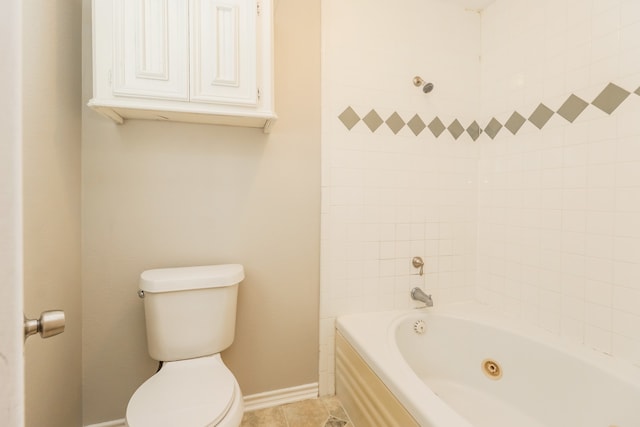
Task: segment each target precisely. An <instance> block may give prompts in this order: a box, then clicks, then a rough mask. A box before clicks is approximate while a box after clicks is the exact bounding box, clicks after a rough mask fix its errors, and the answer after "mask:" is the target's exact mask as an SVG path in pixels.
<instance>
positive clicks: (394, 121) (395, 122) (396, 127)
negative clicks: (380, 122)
mask: <svg viewBox="0 0 640 427" xmlns="http://www.w3.org/2000/svg"><path fill="white" fill-rule="evenodd" d="M385 123H386V124H387V126H389V129H391V132H393V133H394V135H397V134H398V132H400V129H402V128H403V127H404V124H405V123H404V120H402V117H400V114H398V113H396V112H394V113H393V114H392V115H390V116H389V118H388V119H387V121H386V122H385Z"/></svg>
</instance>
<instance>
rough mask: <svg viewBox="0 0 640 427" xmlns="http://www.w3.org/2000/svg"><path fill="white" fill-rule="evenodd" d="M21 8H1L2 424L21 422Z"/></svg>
mask: <svg viewBox="0 0 640 427" xmlns="http://www.w3.org/2000/svg"><path fill="white" fill-rule="evenodd" d="M21 8H22V3H21V2H20V1H19V0H6V1H5V2H3V5H2V13H0V57H1V58H2V61H0V93H2V96H1V97H0V281H1V283H0V425H3V426H7V427H20V426H22V425H24V380H23V378H24V361H23V359H22V262H21V257H22V255H21V254H22V234H21V226H20V222H21V211H20V210H21V201H20V200H21V199H20V198H21V186H20V176H21V161H20V150H21V127H22V120H21V112H22V108H21V84H20V79H21V77H20V76H21V67H20V64H21V60H20V51H21V21H22V20H21Z"/></svg>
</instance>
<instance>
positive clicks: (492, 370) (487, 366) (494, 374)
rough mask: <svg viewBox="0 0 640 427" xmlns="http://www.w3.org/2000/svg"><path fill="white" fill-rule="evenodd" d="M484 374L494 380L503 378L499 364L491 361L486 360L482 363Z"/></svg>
mask: <svg viewBox="0 0 640 427" xmlns="http://www.w3.org/2000/svg"><path fill="white" fill-rule="evenodd" d="M482 372H483V373H484V374H485V375H486V376H487V377H488V378H489V379H492V380H499V379H500V378H501V377H502V369H501V368H500V365H498V362H496V361H495V360H491V359H485V360H483V361H482Z"/></svg>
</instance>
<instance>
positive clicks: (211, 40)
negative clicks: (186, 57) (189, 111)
mask: <svg viewBox="0 0 640 427" xmlns="http://www.w3.org/2000/svg"><path fill="white" fill-rule="evenodd" d="M190 14H191V90H190V91H191V101H196V102H207V103H216V104H228V105H244V106H256V105H257V103H258V82H257V59H256V58H257V56H258V55H257V34H256V25H257V16H258V12H257V2H256V0H191V9H190Z"/></svg>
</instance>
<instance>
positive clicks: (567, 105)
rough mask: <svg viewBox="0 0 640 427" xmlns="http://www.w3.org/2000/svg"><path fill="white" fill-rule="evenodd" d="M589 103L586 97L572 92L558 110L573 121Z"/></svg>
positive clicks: (566, 118)
mask: <svg viewBox="0 0 640 427" xmlns="http://www.w3.org/2000/svg"><path fill="white" fill-rule="evenodd" d="M588 105H589V103H588V102H587V101H585V100H584V99H582V98H580V97H577V96H575V95H574V94H571V96H569V98H567V100H566V101H564V104H562V106H561V107H560V109H559V110H558V111H557V112H558V114H559V115H560V116H562V117H563V118H564V119H565V120H567V121H568V122H571V123H573V121H574V120H575V119H577V118H578V116H579V115H580V114H581V113H582V112H583V111H584V109H585V108H587V106H588Z"/></svg>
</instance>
